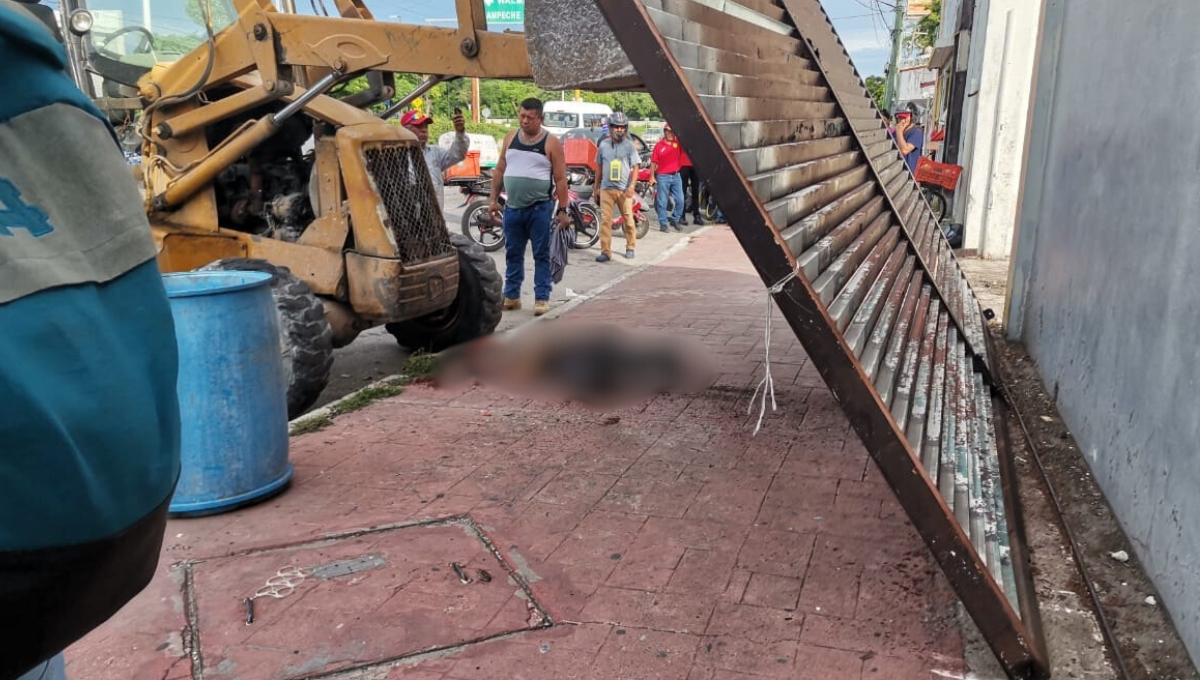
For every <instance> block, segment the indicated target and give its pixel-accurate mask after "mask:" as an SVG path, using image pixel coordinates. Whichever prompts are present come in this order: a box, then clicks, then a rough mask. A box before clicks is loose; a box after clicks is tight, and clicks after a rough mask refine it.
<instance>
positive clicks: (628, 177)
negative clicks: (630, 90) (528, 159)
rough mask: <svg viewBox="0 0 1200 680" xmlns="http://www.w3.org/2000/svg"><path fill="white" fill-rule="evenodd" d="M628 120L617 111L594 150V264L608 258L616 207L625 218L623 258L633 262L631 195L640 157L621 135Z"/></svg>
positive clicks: (634, 242) (634, 231) (634, 230)
mask: <svg viewBox="0 0 1200 680" xmlns="http://www.w3.org/2000/svg"><path fill="white" fill-rule="evenodd" d="M628 131H629V117H628V116H626V115H625V114H624V113H623V112H621V111H618V112H616V113H614V114H613V115H612V117H610V118H609V119H608V136H607V137H605V138H603V139H601V140H600V145H599V146H598V147H597V148H596V191H597V192H598V193H599V194H600V196H599V198H598V199H597V197H595V196H593V197H592V198H593V200H596V201H597V202H598V203H599V204H600V254H599V255H597V256H596V261H597V262H608V261H609V260H611V259H612V225H613V209H614V208H620V210H621V216H622V217H624V218H625V224H624V226H625V257H626V258H627V259H633V249H634V247H635V246H636V245H637V225H636V223H634V221H633V192H634V191H635V190H636V187H637V174H638V165H639V164H640V163H641V158H640V157H639V156H638V152H637V148H636V147H634V145H633V142H632V141H630V140H629V138H627V137H626V136H625V135H626V133H627V132H628Z"/></svg>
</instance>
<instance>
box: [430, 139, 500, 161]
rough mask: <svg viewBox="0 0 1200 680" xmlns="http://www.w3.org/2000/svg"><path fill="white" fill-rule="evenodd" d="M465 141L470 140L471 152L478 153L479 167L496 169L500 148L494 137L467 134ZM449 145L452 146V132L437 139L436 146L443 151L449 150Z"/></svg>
mask: <svg viewBox="0 0 1200 680" xmlns="http://www.w3.org/2000/svg"><path fill="white" fill-rule="evenodd" d="M467 139H470V140H471V147H470V149H471V151H478V152H479V167H481V168H494V167H496V164H497V163H499V162H500V147H499V145H497V144H496V140H495V138H494V137H492V136H491V135H478V134H474V133H471V132H468V133H467ZM451 144H454V133H453V132H446V133H443V134H442V136H441V137H438V146H440V147H442V148H443V149H449V148H450V145H451Z"/></svg>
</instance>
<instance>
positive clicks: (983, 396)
mask: <svg viewBox="0 0 1200 680" xmlns="http://www.w3.org/2000/svg"><path fill="white" fill-rule="evenodd" d="M596 2H597V4H598V5H599V6H600V8H601V11H602V12H603V14H604V16H605V18H606V19H607V21H608V23H609V26H611V27H612V29H613V33H614V34H615V35H616V38H617V40H618V41H619V42H620V43H621V46H622V47H623V48H624V51H625V53H626V55H627V56H628V58H629V60H630V62H631V63H632V64H633V66H634V68H635V69H636V70H637V73H638V75H639V76H640V78H641V79H642V82H643V83H644V84H645V87H646V89H648V90H649V91H650V93H651V94H652V95H653V96H654V98H655V101H656V102H657V103H658V105H659V108H660V109H661V110H662V111H663V113H664V114H665V115H666V117H667V119H668V120H670V121H671V125H672V126H673V127H674V128H675V129H676V130H677V131H678V133H679V134H680V136H681V137H682V139H683V140H685V142H686V144H687V146H688V152H689V154H690V155H691V157H692V159H693V160H694V162H695V166H696V168H697V169H698V170H699V171H700V174H701V175H702V176H703V178H704V180H705V181H706V182H707V183H708V185H709V188H710V190H711V192H712V194H713V196H714V197H715V198H716V200H717V203H718V204H719V205H720V206H721V208H722V210H723V211H724V213H725V215H726V216H727V217H728V218H729V222H730V225H731V227H732V229H733V231H734V233H735V235H736V236H737V238H738V240H739V242H740V243H741V244H742V247H743V248H744V249H745V251H746V253H747V254H748V255H749V256H750V259H751V261H752V262H753V264H754V266H755V268H756V269H757V270H758V272H759V274H760V276H761V277H762V280H763V282H764V283H765V284H767V286H769V287H777V288H778V291H779V292H777V293H775V295H774V299H775V301H776V303H777V304H778V305H779V307H780V309H781V311H782V312H783V315H784V316H785V317H786V318H787V320H788V323H789V324H790V325H791V326H792V328H793V330H794V331H795V332H796V334H797V336H798V337H799V339H800V341H801V343H802V344H803V346H804V348H805V350H806V351H807V352H808V354H809V356H810V357H811V358H812V360H813V362H814V364H815V365H816V366H817V368H818V369H819V371H820V372H821V375H822V376H823V378H824V379H825V381H826V383H827V384H828V385H829V387H830V388H831V389H832V390H833V392H834V394H835V396H836V397H837V399H838V401H839V403H840V404H841V406H842V408H843V410H844V411H845V412H846V414H847V415H848V416H849V418H850V421H851V423H852V424H853V426H854V428H855V430H856V431H857V433H858V435H859V437H860V438H861V439H862V440H863V442H864V444H865V445H866V448H867V449H868V451H869V452H870V454H871V456H872V458H873V459H874V460H875V462H876V464H877V465H878V466H879V468H880V471H881V472H882V474H883V476H884V478H885V479H886V480H887V483H888V484H889V485H890V486H891V488H892V489H893V490H894V491H895V493H896V496H897V498H898V500H899V501H900V503H901V505H902V506H903V507H904V509H905V511H906V512H907V513H908V515H909V517H910V518H911V519H912V522H913V524H914V525H915V526H916V528H917V530H918V532H919V533H920V534H921V536H922V537H923V538H924V540H925V542H926V544H927V545H928V546H929V548H930V550H931V551H932V553H933V555H934V557H935V558H936V559H937V561H938V562H939V564H940V565H941V568H942V570H943V571H944V572H945V574H946V576H947V577H948V579H949V581H950V583H951V585H952V586H953V587H954V589H955V591H956V592H957V593H958V595H959V598H960V599H961V600H962V602H963V604H964V606H965V607H966V609H967V611H968V612H969V614H970V615H971V616H972V618H973V619H974V620H975V622H976V624H977V625H978V627H979V629H980V631H981V632H982V633H983V635H984V637H985V638H986V639H987V640H988V642H989V644H990V645H991V647H992V649H993V651H994V652H995V653H996V656H997V658H998V659H999V660H1000V662H1001V664H1002V665H1003V666H1004V668H1005V670H1006V671H1007V672H1008V673H1009V675H1010V676H1012V677H1020V678H1040V677H1045V676H1046V675H1047V674H1048V663H1047V659H1046V654H1045V645H1044V641H1043V639H1042V634H1041V624H1040V620H1039V614H1038V611H1037V607H1036V602H1035V601H1034V596H1033V590H1032V585H1031V581H1030V577H1029V566H1028V560H1027V555H1026V554H1025V551H1024V536H1023V531H1022V526H1021V521H1020V515H1019V513H1018V509H1017V507H1016V506H1017V501H1016V493H1015V489H1014V486H1013V484H1012V461H1011V458H1010V457H1009V454H1008V452H1007V447H1006V446H1004V433H1003V430H1002V429H1000V427H1002V423H1003V421H1002V420H1001V419H1000V418H999V417H998V414H997V412H996V411H997V410H998V409H999V408H1002V405H1001V404H1000V402H998V401H994V399H993V396H992V392H991V387H992V386H993V384H994V383H993V380H994V379H993V376H992V372H991V367H990V364H989V360H988V351H987V343H988V338H987V335H986V332H985V329H984V326H983V324H984V321H983V316H982V314H981V311H980V308H979V304H978V301H977V300H976V298H975V296H974V293H973V292H972V291H971V289H970V286H969V285H968V283H967V281H966V279H965V277H964V276H963V273H962V271H961V270H960V268H959V266H958V263H957V261H956V260H955V258H954V255H953V253H952V251H951V249H950V247H949V245H948V244H947V242H946V240H945V239H944V238H943V236H942V234H941V231H940V229H939V226H938V224H937V223H936V221H935V219H934V217H933V214H932V212H931V211H930V209H929V207H928V204H927V203H926V202H925V200H924V198H923V197H922V195H921V192H920V190H919V188H918V187H917V185H916V183H915V182H914V181H913V179H912V176H911V175H910V174H909V172H908V170H907V168H906V166H905V164H904V161H903V159H902V158H901V157H900V155H899V152H898V151H897V150H896V148H895V145H894V144H893V142H892V141H891V139H890V138H889V137H888V134H887V131H886V129H885V128H884V127H883V125H882V123H881V119H880V118H879V117H878V115H877V113H876V110H875V108H874V105H873V104H872V102H871V100H870V98H869V96H868V94H867V91H866V88H865V86H864V84H863V82H862V80H861V78H860V77H859V75H858V73H857V72H856V71H855V70H854V68H853V66H852V65H851V62H850V59H849V56H848V55H847V53H846V50H845V49H844V48H843V46H842V44H841V42H840V40H839V39H838V37H837V35H836V34H835V32H834V30H833V27H832V24H831V23H830V22H829V18H828V16H826V14H825V12H824V10H823V9H822V8H821V6H820V4H819V2H818V1H817V0H738V1H737V2H733V1H731V0H596ZM793 272H795V273H796V275H794V276H793ZM789 277H790V278H789ZM780 282H786V283H783V285H778V284H779V283H780ZM998 426H1000V427H998Z"/></svg>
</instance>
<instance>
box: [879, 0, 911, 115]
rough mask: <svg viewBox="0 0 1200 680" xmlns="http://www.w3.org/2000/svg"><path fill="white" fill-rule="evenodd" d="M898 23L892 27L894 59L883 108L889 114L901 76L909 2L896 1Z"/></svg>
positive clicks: (889, 71) (892, 59)
mask: <svg viewBox="0 0 1200 680" xmlns="http://www.w3.org/2000/svg"><path fill="white" fill-rule="evenodd" d="M895 2H896V22H895V25H894V26H893V27H892V57H891V59H890V60H889V61H888V71H887V84H886V86H885V87H884V91H883V108H884V110H886V111H888V112H889V113H890V112H891V111H892V104H894V103H895V99H896V85H897V84H898V81H899V74H897V73H896V71H897V67H898V65H899V63H900V41H901V39H902V38H903V37H904V16H905V15H906V14H908V0H895Z"/></svg>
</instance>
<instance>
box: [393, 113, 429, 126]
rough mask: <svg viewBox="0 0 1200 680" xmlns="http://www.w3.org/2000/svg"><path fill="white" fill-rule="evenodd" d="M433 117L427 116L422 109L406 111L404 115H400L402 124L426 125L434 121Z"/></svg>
mask: <svg viewBox="0 0 1200 680" xmlns="http://www.w3.org/2000/svg"><path fill="white" fill-rule="evenodd" d="M432 122H433V118H431V117H430V116H426V115H425V114H423V113H421V112H420V111H405V112H404V115H403V116H400V124H401V125H425V124H426V123H432Z"/></svg>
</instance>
